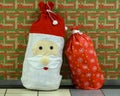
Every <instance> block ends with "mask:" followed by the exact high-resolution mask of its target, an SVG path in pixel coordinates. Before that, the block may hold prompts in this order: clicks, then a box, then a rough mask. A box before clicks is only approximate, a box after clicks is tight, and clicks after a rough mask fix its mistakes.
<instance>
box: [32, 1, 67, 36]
mask: <svg viewBox="0 0 120 96" xmlns="http://www.w3.org/2000/svg"><path fill="white" fill-rule="evenodd" d="M39 7H40V10H41V16H40V18H39V20H37V21H36V22H34V23H33V24H32V27H31V30H30V33H38V34H49V35H55V36H60V37H64V36H65V25H64V20H63V18H62V17H61V16H59V15H58V14H55V13H53V12H49V14H50V15H51V17H52V18H53V19H54V20H57V21H58V24H57V25H53V21H52V19H51V18H50V16H49V14H48V12H47V11H46V10H48V9H49V10H52V9H53V7H54V4H53V3H52V2H48V3H47V4H45V3H44V2H40V3H39Z"/></svg>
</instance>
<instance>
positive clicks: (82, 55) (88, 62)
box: [65, 28, 104, 90]
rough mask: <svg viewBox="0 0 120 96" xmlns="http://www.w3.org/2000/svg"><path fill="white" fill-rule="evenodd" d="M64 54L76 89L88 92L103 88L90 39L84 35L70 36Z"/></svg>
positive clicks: (102, 78) (100, 72)
mask: <svg viewBox="0 0 120 96" xmlns="http://www.w3.org/2000/svg"><path fill="white" fill-rule="evenodd" d="M75 29H76V28H75ZM65 54H66V56H67V58H68V62H69V65H70V69H71V73H72V76H71V77H72V81H73V83H74V85H75V87H76V88H82V89H88V90H89V89H99V88H101V87H102V86H103V84H104V77H103V74H102V71H101V68H100V66H99V64H98V59H97V56H96V53H95V50H94V46H93V42H92V40H91V38H89V37H88V36H87V35H85V34H79V33H75V34H72V36H71V37H70V38H69V40H68V41H67V43H66V46H65Z"/></svg>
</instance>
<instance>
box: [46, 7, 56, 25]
mask: <svg viewBox="0 0 120 96" xmlns="http://www.w3.org/2000/svg"><path fill="white" fill-rule="evenodd" d="M46 12H47V13H48V16H49V17H50V19H51V20H52V24H53V25H57V24H58V21H57V20H55V19H53V17H52V15H51V13H53V14H55V13H54V12H53V11H51V10H50V9H47V10H46Z"/></svg>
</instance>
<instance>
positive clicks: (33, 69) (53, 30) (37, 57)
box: [21, 2, 65, 90]
mask: <svg viewBox="0 0 120 96" xmlns="http://www.w3.org/2000/svg"><path fill="white" fill-rule="evenodd" d="M53 6H54V4H53V3H52V2H48V3H47V4H45V3H44V2H40V3H39V7H40V9H41V16H40V19H39V20H38V21H36V22H35V23H33V25H32V27H31V30H30V34H29V40H28V45H27V49H26V53H25V58H24V62H23V71H22V77H21V81H22V83H23V86H24V87H26V88H28V89H36V90H55V89H58V88H59V86H60V82H61V78H62V76H61V75H60V69H61V64H62V50H63V46H64V29H65V27H64V20H63V19H62V18H61V17H60V16H59V15H58V14H55V13H54V12H53V11H51V10H52V8H53Z"/></svg>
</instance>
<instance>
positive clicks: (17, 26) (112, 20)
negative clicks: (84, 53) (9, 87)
mask: <svg viewBox="0 0 120 96" xmlns="http://www.w3.org/2000/svg"><path fill="white" fill-rule="evenodd" d="M39 1H53V2H54V3H55V8H54V11H55V12H56V13H58V14H60V15H61V16H62V17H63V18H64V20H65V23H66V26H68V27H69V28H70V27H71V26H73V25H79V29H80V30H81V31H82V32H84V33H86V34H87V35H89V36H90V37H91V38H92V40H93V42H94V47H95V49H96V53H97V56H98V59H99V64H100V66H101V68H102V70H103V73H104V77H105V78H106V79H108V80H109V79H115V80H119V79H120V0H0V80H17V79H20V77H21V71H22V63H23V60H24V54H25V50H26V44H27V42H28V34H29V29H30V26H31V24H32V23H33V22H34V21H36V20H37V19H38V18H39V15H40V12H39V9H38V3H39ZM70 35H71V32H70V30H68V31H67V37H66V38H65V39H66V40H67V39H68V38H69V36H70ZM63 59H64V62H63V66H62V70H61V74H62V75H63V79H70V70H69V67H68V63H67V60H66V58H65V57H64V58H63Z"/></svg>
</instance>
